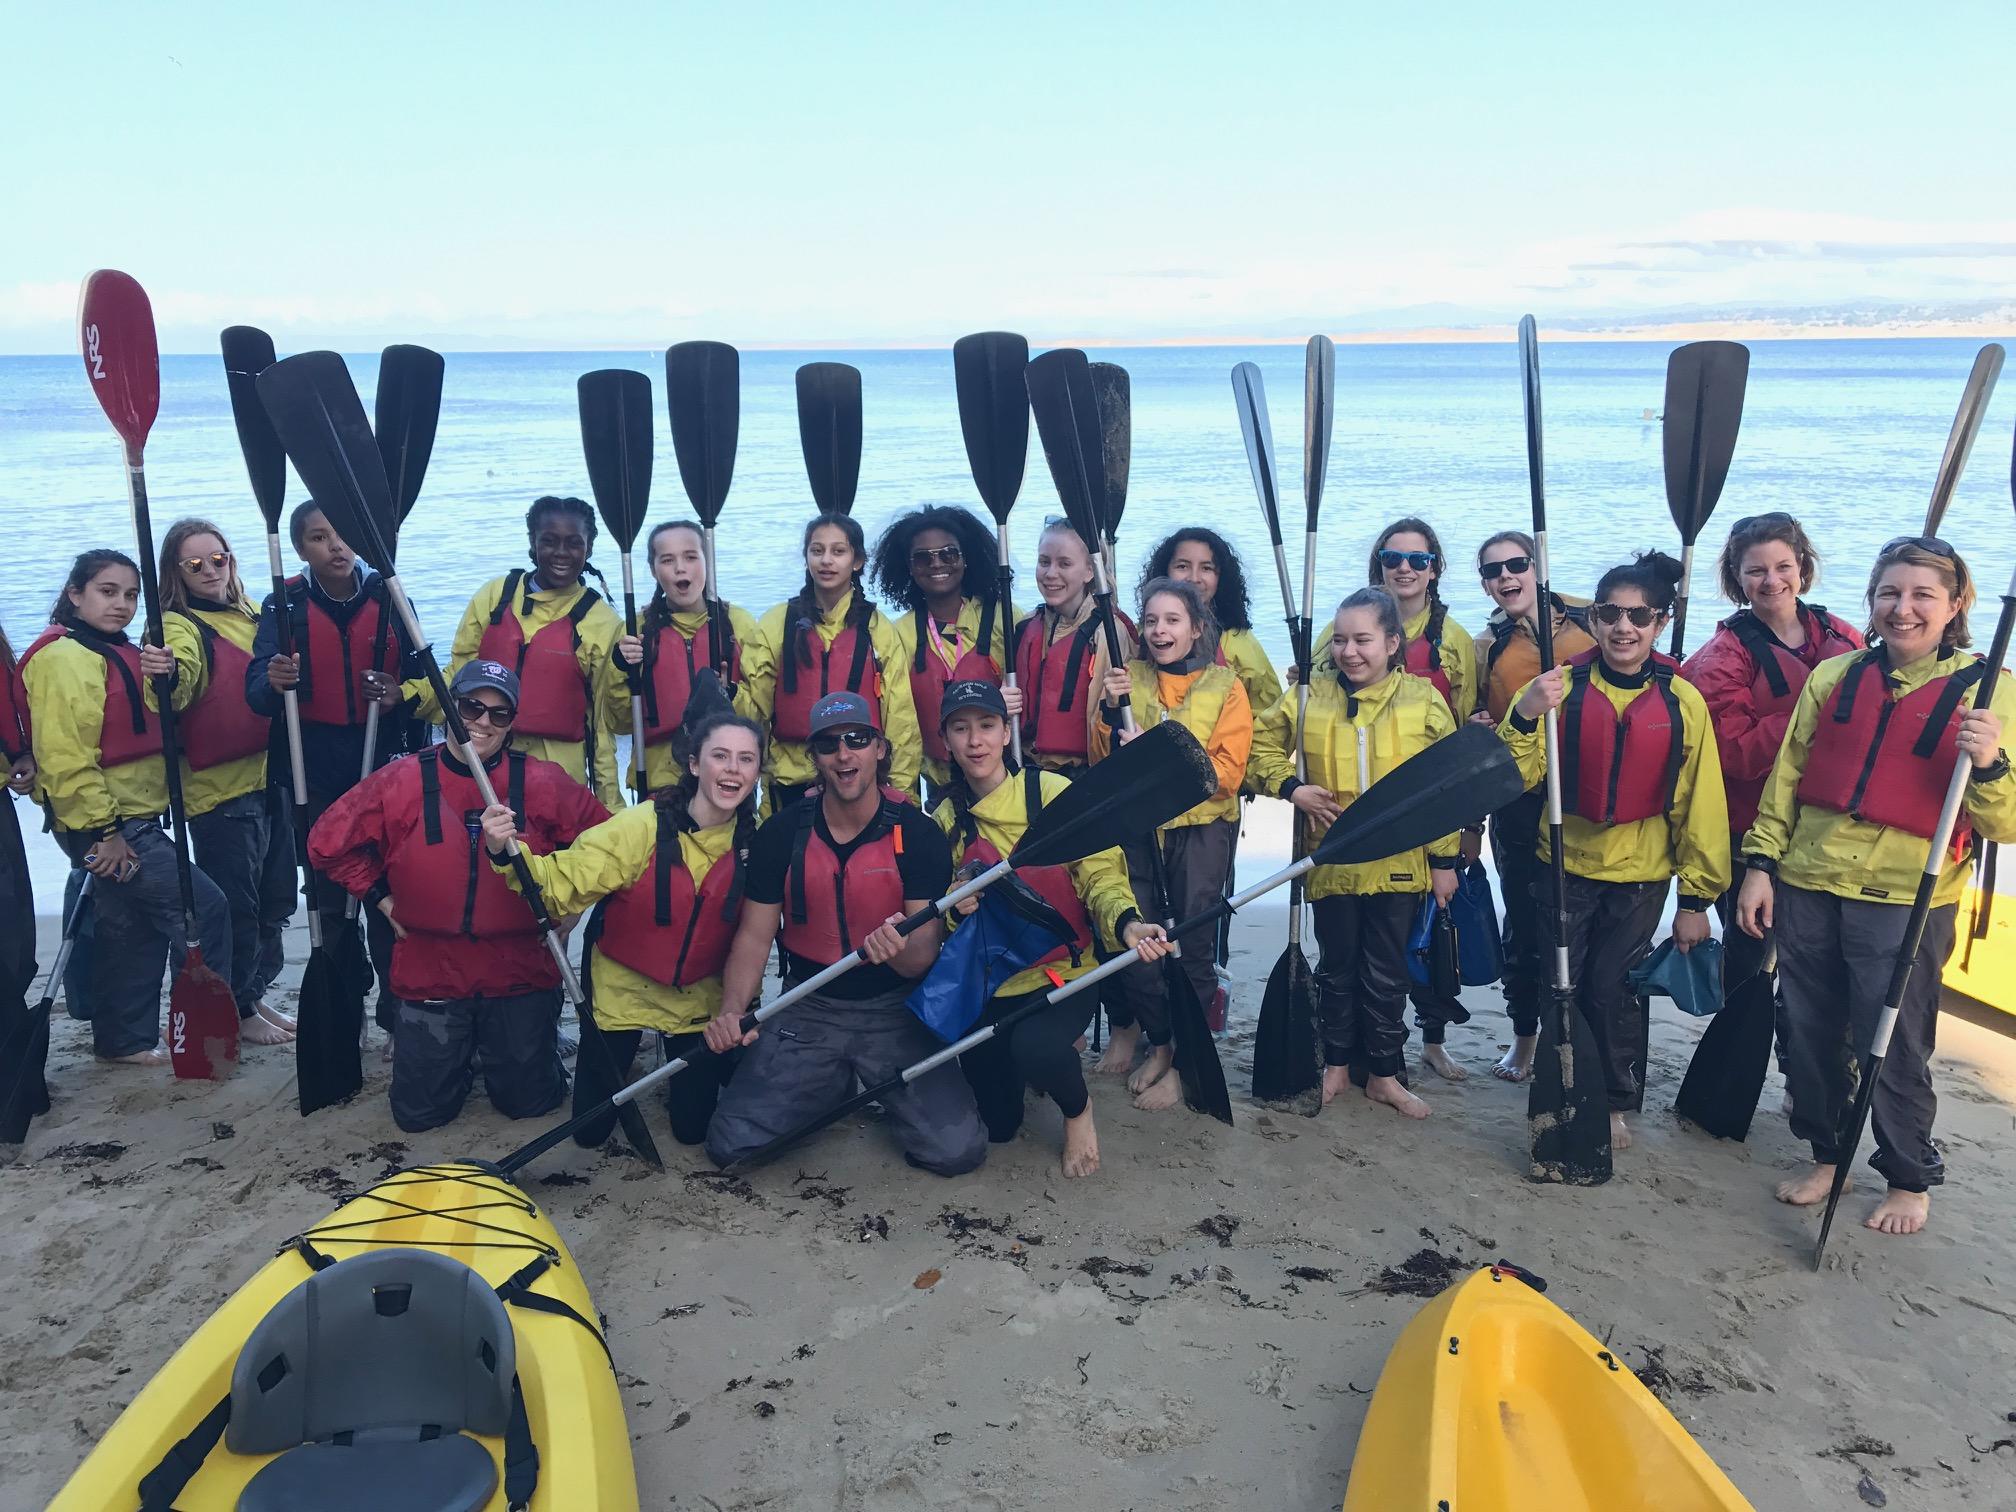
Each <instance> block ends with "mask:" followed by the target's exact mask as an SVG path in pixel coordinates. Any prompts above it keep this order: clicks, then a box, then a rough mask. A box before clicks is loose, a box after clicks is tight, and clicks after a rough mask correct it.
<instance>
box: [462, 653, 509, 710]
mask: <svg viewBox="0 0 2016 1512" xmlns="http://www.w3.org/2000/svg"><path fill="white" fill-rule="evenodd" d="M478 688H488V689H490V690H491V692H493V693H502V694H503V695H504V697H505V698H506V699H508V700H509V701H510V704H511V707H512V708H513V709H516V708H517V707H518V674H517V673H516V672H513V671H512V670H511V669H510V668H509V667H507V666H505V665H504V663H502V662H494V661H486V660H484V659H483V658H482V657H480V656H479V657H478V658H477V659H476V660H475V661H469V662H464V663H463V664H462V667H461V670H459V671H458V672H456V674H455V680H454V681H453V682H452V683H450V684H449V685H448V696H449V697H450V698H462V697H464V696H466V695H468V694H470V693H474V692H475V691H476V690H477V689H478Z"/></svg>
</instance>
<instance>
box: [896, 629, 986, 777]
mask: <svg viewBox="0 0 2016 1512" xmlns="http://www.w3.org/2000/svg"><path fill="white" fill-rule="evenodd" d="M927 620H928V616H927V615H926V613H925V611H924V610H922V609H918V610H914V611H913V612H912V621H911V622H912V623H913V624H914V625H915V627H916V631H917V652H916V654H915V655H914V656H912V657H911V658H910V697H911V698H912V699H913V700H914V701H915V702H916V704H917V726H918V728H919V729H920V730H922V731H923V732H924V754H925V755H926V756H929V757H930V758H931V759H932V760H933V761H950V760H951V759H952V753H951V752H950V751H948V750H946V749H945V736H944V733H943V732H942V731H941V730H940V729H939V728H938V711H939V710H940V709H941V708H943V707H944V704H945V685H946V684H947V683H955V682H967V681H973V682H990V683H994V684H996V685H998V684H999V683H1000V681H1001V669H1000V668H999V667H997V666H995V665H994V658H993V657H992V656H989V655H988V654H987V653H986V652H984V651H982V650H981V649H980V648H981V647H982V646H991V645H992V644H993V643H994V601H993V600H992V599H988V600H987V601H986V603H985V604H984V605H982V606H981V609H980V638H979V640H978V641H977V642H976V643H975V644H974V645H972V646H970V647H968V648H967V649H966V650H964V651H962V652H960V653H959V660H958V661H956V662H955V663H953V664H952V666H950V667H947V666H946V665H945V658H944V657H942V656H940V655H938V653H937V652H935V651H933V650H932V649H931V647H930V645H929V644H928V641H929V637H930V634H931V627H930V625H929V624H928V623H927Z"/></svg>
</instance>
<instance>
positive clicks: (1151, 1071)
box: [1127, 1044, 1176, 1094]
mask: <svg viewBox="0 0 2016 1512" xmlns="http://www.w3.org/2000/svg"><path fill="white" fill-rule="evenodd" d="M1175 1064H1176V1047H1175V1045H1173V1044H1169V1045H1150V1046H1149V1047H1148V1059H1146V1060H1144V1061H1143V1062H1141V1069H1140V1070H1139V1071H1136V1072H1135V1073H1134V1074H1133V1075H1132V1076H1130V1077H1128V1078H1127V1090H1128V1091H1129V1092H1133V1093H1136V1094H1139V1093H1142V1092H1146V1091H1147V1090H1148V1089H1149V1088H1150V1087H1152V1086H1154V1085H1155V1083H1157V1082H1158V1081H1161V1080H1162V1078H1163V1077H1164V1076H1165V1075H1167V1074H1168V1071H1169V1068H1170V1067H1171V1066H1173V1065H1175Z"/></svg>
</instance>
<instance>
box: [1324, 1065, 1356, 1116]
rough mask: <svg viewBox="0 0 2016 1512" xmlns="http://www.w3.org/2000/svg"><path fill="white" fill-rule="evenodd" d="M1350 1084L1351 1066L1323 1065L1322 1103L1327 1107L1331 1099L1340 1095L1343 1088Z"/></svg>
mask: <svg viewBox="0 0 2016 1512" xmlns="http://www.w3.org/2000/svg"><path fill="white" fill-rule="evenodd" d="M1350 1085H1351V1068H1350V1067H1349V1066H1325V1067H1324V1068H1323V1105H1324V1106H1325V1107H1328V1106H1329V1105H1330V1103H1331V1101H1332V1100H1333V1099H1335V1098H1337V1097H1338V1096H1340V1095H1341V1094H1342V1093H1343V1091H1344V1089H1345V1088H1346V1087H1348V1086H1350Z"/></svg>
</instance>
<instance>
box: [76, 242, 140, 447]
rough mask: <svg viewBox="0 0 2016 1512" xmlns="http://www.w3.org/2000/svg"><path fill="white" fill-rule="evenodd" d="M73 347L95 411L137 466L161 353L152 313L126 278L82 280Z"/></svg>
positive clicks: (104, 274)
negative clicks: (101, 414) (94, 399)
mask: <svg viewBox="0 0 2016 1512" xmlns="http://www.w3.org/2000/svg"><path fill="white" fill-rule="evenodd" d="M77 342H78V345H79V346H80V347H81V348H82V349H83V352H84V373H85V376H86V377H88V378H89V379H90V380H91V392H92V393H93V394H95V395H97V396H98V404H99V407H100V408H102V409H103V410H104V411H105V416H106V418H107V419H109V420H110V421H111V422H112V428H113V429H114V430H116V431H117V432H119V439H120V440H122V441H124V442H125V443H126V460H127V461H129V462H138V461H139V460H140V452H141V449H142V448H144V447H145V446H146V445H147V432H148V431H150V430H152V429H153V427H154V416H155V415H156V413H158V412H159V410H160V408H161V352H160V348H159V347H158V346H157V345H156V344H155V340H154V307H153V306H152V305H150V304H149V303H148V302H147V291H146V290H145V289H143V288H141V287H140V285H139V283H138V281H137V280H135V279H134V278H133V277H132V275H131V274H127V273H120V272H117V271H115V270H114V269H111V268H100V269H99V270H98V271H97V272H96V273H93V274H92V275H91V276H90V277H89V278H87V279H85V280H84V292H83V295H82V296H81V297H80V298H79V300H78V302H77Z"/></svg>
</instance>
